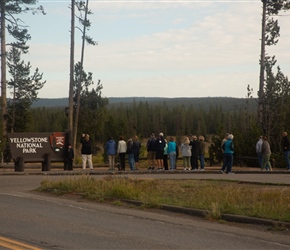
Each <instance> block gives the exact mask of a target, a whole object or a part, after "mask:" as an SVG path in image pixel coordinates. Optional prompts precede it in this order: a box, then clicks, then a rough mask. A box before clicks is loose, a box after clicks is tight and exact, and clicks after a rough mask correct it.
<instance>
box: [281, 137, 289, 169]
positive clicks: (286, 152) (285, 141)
mask: <svg viewBox="0 0 290 250" xmlns="http://www.w3.org/2000/svg"><path fill="white" fill-rule="evenodd" d="M282 147H283V155H284V158H285V161H286V168H287V170H290V160H289V155H290V143H289V139H288V135H287V132H283V133H282Z"/></svg>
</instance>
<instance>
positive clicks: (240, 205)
mask: <svg viewBox="0 0 290 250" xmlns="http://www.w3.org/2000/svg"><path fill="white" fill-rule="evenodd" d="M38 190H39V191H46V192H51V193H53V194H56V195H63V194H73V195H78V196H81V197H83V198H85V199H88V200H93V201H97V202H102V201H107V200H108V201H112V200H113V204H116V205H117V204H118V205H120V202H119V201H120V200H122V199H130V200H138V201H142V202H144V203H146V207H158V206H160V204H167V205H174V206H181V207H188V208H197V209H204V210H206V211H207V216H208V217H210V218H214V219H219V218H220V217H221V214H223V213H229V214H238V215H245V216H252V217H258V218H265V219H273V220H278V221H284V222H290V187H289V186H282V185H277V186H275V185H267V184H265V185H258V184H245V183H243V184H242V183H239V182H232V181H231V182H227V181H219V180H162V179H161V180H160V179H159V180H156V179H136V178H130V177H128V178H124V177H112V176H109V177H104V178H103V179H101V180H97V179H95V178H93V177H90V176H81V177H70V178H67V179H65V180H61V181H51V180H44V181H42V183H41V186H40V188H39V189H38Z"/></svg>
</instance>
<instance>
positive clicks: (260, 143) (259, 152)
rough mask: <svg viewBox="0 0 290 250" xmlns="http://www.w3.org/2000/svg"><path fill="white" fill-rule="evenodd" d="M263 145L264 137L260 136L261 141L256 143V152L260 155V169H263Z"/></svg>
mask: <svg viewBox="0 0 290 250" xmlns="http://www.w3.org/2000/svg"><path fill="white" fill-rule="evenodd" d="M262 144H263V136H260V139H259V140H258V141H257V143H256V152H257V155H258V161H259V165H260V168H261V169H262V158H263V157H262Z"/></svg>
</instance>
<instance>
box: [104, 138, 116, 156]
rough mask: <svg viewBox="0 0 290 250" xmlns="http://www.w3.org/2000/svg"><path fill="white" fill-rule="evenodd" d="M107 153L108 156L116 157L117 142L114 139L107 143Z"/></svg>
mask: <svg viewBox="0 0 290 250" xmlns="http://www.w3.org/2000/svg"><path fill="white" fill-rule="evenodd" d="M106 152H107V155H115V154H116V153H117V150H116V142H115V141H114V140H113V139H111V140H109V141H107V143H106Z"/></svg>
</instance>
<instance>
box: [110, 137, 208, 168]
mask: <svg viewBox="0 0 290 250" xmlns="http://www.w3.org/2000/svg"><path fill="white" fill-rule="evenodd" d="M180 148H181V153H182V159H183V169H184V170H199V169H200V170H201V171H203V170H204V154H205V148H206V146H205V142H204V137H203V136H199V137H198V138H197V136H195V135H189V136H188V137H187V136H186V137H184V140H183V142H182V144H181V146H178V144H177V143H176V142H175V139H174V137H173V136H171V137H169V140H168V141H167V140H166V139H165V138H164V135H163V133H162V132H161V133H159V134H158V136H155V134H154V133H151V134H150V137H149V139H148V141H147V143H146V150H147V161H148V170H175V169H176V162H177V158H178V157H179V150H180ZM140 149H141V142H140V141H139V138H138V136H134V137H133V139H132V138H129V139H128V140H127V142H126V141H125V139H124V137H123V136H120V137H119V140H118V142H116V141H115V140H114V139H113V138H112V137H110V138H109V139H108V141H107V142H106V145H105V151H106V153H107V155H108V161H109V170H110V171H113V170H114V169H115V166H117V168H118V170H120V171H124V170H125V164H126V163H125V159H126V155H127V159H128V164H129V167H130V170H138V168H139V155H140ZM116 155H117V156H118V158H117V161H118V162H117V164H116V162H115V161H116V160H115V156H116ZM198 162H200V164H198ZM199 166H200V167H199Z"/></svg>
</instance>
